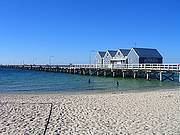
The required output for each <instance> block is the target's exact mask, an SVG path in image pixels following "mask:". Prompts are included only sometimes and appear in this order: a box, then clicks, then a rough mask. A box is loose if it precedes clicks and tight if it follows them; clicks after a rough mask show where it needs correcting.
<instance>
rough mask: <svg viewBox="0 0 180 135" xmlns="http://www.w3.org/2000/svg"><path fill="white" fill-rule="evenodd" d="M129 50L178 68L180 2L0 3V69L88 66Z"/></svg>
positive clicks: (63, 0)
mask: <svg viewBox="0 0 180 135" xmlns="http://www.w3.org/2000/svg"><path fill="white" fill-rule="evenodd" d="M135 43H136V45H135ZM131 47H149V48H157V49H158V50H159V51H160V52H161V54H162V55H163V56H164V59H165V62H168V63H180V0H0V63H1V64H15V63H16V64H19V63H22V61H23V60H24V62H25V63H33V61H34V62H35V63H36V64H47V63H48V62H49V57H50V56H54V57H51V59H52V63H53V64H64V63H88V62H89V57H90V55H93V54H94V51H97V50H107V49H118V48H131ZM33 59H34V60H33Z"/></svg>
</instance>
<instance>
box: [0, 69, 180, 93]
mask: <svg viewBox="0 0 180 135" xmlns="http://www.w3.org/2000/svg"><path fill="white" fill-rule="evenodd" d="M176 79H177V78H176ZM89 81H90V83H89ZM117 82H118V84H119V85H117ZM177 87H180V84H179V83H178V82H177V81H174V82H172V81H164V82H160V81H158V80H151V81H148V80H145V79H132V78H125V79H124V78H121V77H117V78H113V77H97V76H83V75H77V74H67V73H53V72H40V71H26V70H17V69H0V93H54V92H55V93H69V92H73V93H77V92H82V93H83V92H121V91H122V92H132V91H133V92H139V91H152V90H165V89H173V88H177Z"/></svg>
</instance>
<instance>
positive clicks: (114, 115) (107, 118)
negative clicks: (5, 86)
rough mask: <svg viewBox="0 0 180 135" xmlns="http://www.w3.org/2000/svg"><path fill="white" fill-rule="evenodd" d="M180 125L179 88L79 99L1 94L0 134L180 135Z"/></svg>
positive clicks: (91, 96)
mask: <svg viewBox="0 0 180 135" xmlns="http://www.w3.org/2000/svg"><path fill="white" fill-rule="evenodd" d="M51 107H52V108H51ZM179 125H180V90H179V89H177V90H169V91H156V92H141V93H101V94H76V95H73V94H71V95H68V94H0V134H1V135H7V134H9V135H19V134H20V135H22V134H26V135H28V134H29V135H32V134H33V135H34V134H36V135H39V134H47V135H49V134H50V135H51V134H52V135H58V134H61V135H70V134H72V135H76V134H79V135H87V134H89V135H94V134H97V135H103V134H110V135H119V134H124V135H139V134H142V135H179V134H180V126H179Z"/></svg>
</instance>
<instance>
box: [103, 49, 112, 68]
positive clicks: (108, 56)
mask: <svg viewBox="0 0 180 135" xmlns="http://www.w3.org/2000/svg"><path fill="white" fill-rule="evenodd" d="M111 59H112V56H111V54H110V53H109V52H108V51H107V52H106V54H105V55H104V60H103V63H104V64H105V65H106V64H111Z"/></svg>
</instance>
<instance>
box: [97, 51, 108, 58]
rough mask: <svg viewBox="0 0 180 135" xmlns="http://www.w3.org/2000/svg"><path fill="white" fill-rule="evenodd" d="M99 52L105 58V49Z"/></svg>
mask: <svg viewBox="0 0 180 135" xmlns="http://www.w3.org/2000/svg"><path fill="white" fill-rule="evenodd" d="M98 53H99V55H100V56H101V58H103V57H104V55H105V54H106V52H104V51H98Z"/></svg>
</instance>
